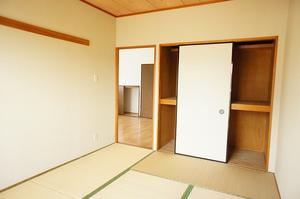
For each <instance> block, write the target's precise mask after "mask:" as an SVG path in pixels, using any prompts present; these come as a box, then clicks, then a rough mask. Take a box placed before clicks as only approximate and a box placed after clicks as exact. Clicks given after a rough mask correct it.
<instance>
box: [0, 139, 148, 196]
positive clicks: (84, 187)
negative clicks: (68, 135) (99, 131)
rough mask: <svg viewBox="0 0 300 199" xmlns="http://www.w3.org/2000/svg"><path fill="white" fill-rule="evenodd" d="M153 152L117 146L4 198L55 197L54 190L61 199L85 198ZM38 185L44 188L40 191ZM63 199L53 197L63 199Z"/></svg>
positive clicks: (38, 178)
mask: <svg viewBox="0 0 300 199" xmlns="http://www.w3.org/2000/svg"><path fill="white" fill-rule="evenodd" d="M151 152H152V151H151V150H148V149H143V148H138V147H134V146H128V145H123V144H113V145H110V146H108V147H105V148H103V149H101V150H99V151H97V152H95V153H92V154H90V155H88V156H85V157H83V158H81V159H78V160H76V161H74V162H71V163H69V164H66V165H64V166H62V167H59V168H57V169H54V170H52V171H50V172H48V173H45V174H43V175H41V176H39V177H36V178H34V179H32V180H30V181H28V182H26V183H23V184H21V185H19V186H16V187H14V188H12V189H9V190H7V191H5V192H3V193H1V194H0V198H1V197H2V196H5V195H7V194H10V195H16V194H17V195H18V194H19V195H20V194H21V195H22V194H23V193H24V195H23V197H21V198H31V197H27V195H28V196H31V194H33V195H34V194H35V193H37V194H39V196H40V197H38V198H40V199H41V198H48V195H50V196H51V193H50V192H51V190H52V191H54V192H57V193H60V194H61V195H62V196H61V197H63V196H69V197H71V198H82V197H84V196H86V195H88V194H89V193H91V192H92V191H94V190H95V189H97V188H98V187H100V186H101V185H103V184H105V183H106V182H107V181H109V180H110V179H112V178H114V177H115V176H117V175H118V174H119V173H121V172H123V171H124V170H126V169H128V168H129V167H131V166H132V165H134V164H135V163H137V162H138V161H139V160H141V159H142V158H144V157H145V156H147V155H148V154H150V153H151ZM24 186H26V187H25V188H24ZM38 186H39V187H42V188H43V189H38V188H37V187H38ZM22 187H23V188H22ZM47 190H48V191H47ZM57 193H52V194H57ZM59 196H60V195H59ZM59 196H58V197H50V198H60V197H59ZM8 198H18V197H8Z"/></svg>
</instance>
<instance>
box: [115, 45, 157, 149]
mask: <svg viewBox="0 0 300 199" xmlns="http://www.w3.org/2000/svg"><path fill="white" fill-rule="evenodd" d="M138 48H154V64H153V100H152V103H153V110H152V111H153V113H152V125H153V131H152V147H151V149H153V148H154V123H155V121H154V119H155V117H154V116H155V85H156V84H155V76H156V67H157V66H156V45H155V44H153V45H139V46H123V47H116V48H115V143H118V142H119V135H118V126H119V124H118V118H119V103H118V102H119V52H120V50H124V49H138Z"/></svg>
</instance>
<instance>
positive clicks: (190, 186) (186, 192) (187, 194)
mask: <svg viewBox="0 0 300 199" xmlns="http://www.w3.org/2000/svg"><path fill="white" fill-rule="evenodd" d="M193 188H194V186H193V185H189V186H188V187H187V188H186V190H185V192H184V193H183V194H182V196H181V199H187V198H188V197H189V195H190V194H191V192H192V190H193Z"/></svg>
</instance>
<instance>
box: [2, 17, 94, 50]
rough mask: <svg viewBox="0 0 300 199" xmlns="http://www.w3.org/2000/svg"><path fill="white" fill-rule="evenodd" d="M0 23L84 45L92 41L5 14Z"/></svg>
mask: <svg viewBox="0 0 300 199" xmlns="http://www.w3.org/2000/svg"><path fill="white" fill-rule="evenodd" d="M0 24H1V25H4V26H8V27H11V28H16V29H20V30H24V31H27V32H32V33H36V34H40V35H44V36H47V37H52V38H56V39H61V40H65V41H70V42H74V43H78V44H82V45H86V46H89V45H90V41H89V40H87V39H83V38H80V37H76V36H73V35H68V34H65V33H61V32H57V31H53V30H49V29H46V28H42V27H39V26H35V25H31V24H28V23H24V22H21V21H17V20H14V19H10V18H7V17H3V16H0Z"/></svg>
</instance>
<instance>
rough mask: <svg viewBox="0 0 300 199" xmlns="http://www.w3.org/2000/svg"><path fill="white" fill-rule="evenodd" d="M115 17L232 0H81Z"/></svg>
mask: <svg viewBox="0 0 300 199" xmlns="http://www.w3.org/2000/svg"><path fill="white" fill-rule="evenodd" d="M80 1H82V2H84V3H86V4H89V5H90V6H93V7H95V8H98V9H99V10H102V11H104V12H106V13H108V14H111V15H112V16H115V17H124V16H130V15H137V14H143V13H149V12H157V11H162V10H169V9H177V8H183V7H188V6H199V5H205V4H212V3H218V2H224V1H230V0H80Z"/></svg>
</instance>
